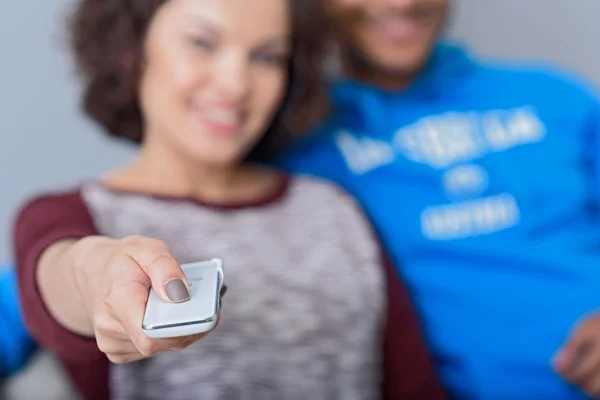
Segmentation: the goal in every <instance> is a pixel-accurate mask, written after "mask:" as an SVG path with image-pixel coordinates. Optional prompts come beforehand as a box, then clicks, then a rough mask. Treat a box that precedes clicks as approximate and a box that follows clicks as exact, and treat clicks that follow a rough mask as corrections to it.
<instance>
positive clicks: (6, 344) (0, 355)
mask: <svg viewBox="0 0 600 400" xmlns="http://www.w3.org/2000/svg"><path fill="white" fill-rule="evenodd" d="M34 349H35V344H34V342H33V340H32V339H31V337H30V336H29V334H28V333H27V331H26V330H25V327H24V325H23V322H22V320H21V315H20V309H19V304H18V296H17V278H16V273H15V270H14V269H13V268H9V267H1V266H0V381H1V380H2V378H5V377H7V376H9V375H10V374H12V373H14V372H16V371H17V370H19V369H20V368H21V367H22V366H23V365H24V364H25V362H26V361H27V360H28V359H29V356H30V355H31V354H32V353H33V351H34Z"/></svg>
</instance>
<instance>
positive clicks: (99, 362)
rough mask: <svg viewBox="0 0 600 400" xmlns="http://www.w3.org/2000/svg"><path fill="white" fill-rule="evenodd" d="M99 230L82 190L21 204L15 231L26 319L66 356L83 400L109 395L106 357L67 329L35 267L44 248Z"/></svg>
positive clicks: (41, 339)
mask: <svg viewBox="0 0 600 400" xmlns="http://www.w3.org/2000/svg"><path fill="white" fill-rule="evenodd" d="M96 234H97V231H96V228H95V227H94V223H93V221H92V218H91V216H90V214H89V211H88V209H87V206H86V205H85V203H84V202H83V199H82V198H81V195H80V193H79V192H78V191H77V192H71V193H66V194H62V195H55V196H45V197H39V198H37V199H35V200H33V201H31V202H29V203H28V204H27V205H26V206H25V207H23V208H22V209H21V211H20V213H19V215H18V217H17V220H16V225H15V231H14V247H15V249H14V250H15V258H16V263H17V273H18V278H19V291H20V296H21V306H22V309H23V316H24V320H25V324H26V326H27V328H28V330H29V332H30V333H31V335H32V336H33V337H34V338H35V339H36V341H37V342H38V343H40V344H41V345H42V346H43V347H45V348H47V349H49V350H50V351H52V352H54V353H56V354H57V356H58V357H59V358H60V359H61V360H62V362H63V364H64V366H65V368H66V370H67V371H68V372H69V374H70V375H71V378H72V380H73V382H74V384H75V386H76V387H77V388H78V389H79V391H80V392H81V394H82V395H83V397H84V398H85V399H106V398H108V360H107V359H106V357H105V356H104V354H103V353H102V352H100V350H99V349H98V347H97V345H96V341H95V340H94V339H92V338H86V337H82V336H79V335H77V334H75V333H73V332H71V331H69V330H67V329H66V328H64V327H63V326H62V325H60V324H59V323H58V322H57V321H56V320H55V319H54V318H53V317H52V315H51V314H50V312H49V311H48V309H47V308H46V305H45V303H44V301H43V299H42V296H41V294H40V291H39V289H38V286H37V282H36V268H37V263H38V260H39V258H40V256H41V255H42V253H43V252H44V250H46V249H47V248H48V247H49V246H50V245H52V244H53V243H56V242H57V241H59V240H63V239H79V238H83V237H86V236H91V235H96Z"/></svg>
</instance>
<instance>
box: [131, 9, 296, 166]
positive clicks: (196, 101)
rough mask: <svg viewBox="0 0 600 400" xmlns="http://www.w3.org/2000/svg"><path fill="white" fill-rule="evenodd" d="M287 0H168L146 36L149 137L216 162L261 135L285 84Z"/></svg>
mask: <svg viewBox="0 0 600 400" xmlns="http://www.w3.org/2000/svg"><path fill="white" fill-rule="evenodd" d="M289 13H290V10H289V6H288V0H260V1H248V0H169V1H167V2H166V3H165V4H164V5H163V6H162V7H161V8H160V9H159V10H158V11H157V13H156V15H155V17H154V19H153V21H152V23H151V25H150V27H149V31H148V34H147V37H146V43H145V58H144V65H143V73H142V79H141V82H140V104H141V108H142V112H143V117H144V123H145V126H144V133H145V140H147V141H149V142H153V143H160V144H161V145H165V146H169V147H170V148H171V150H174V151H175V152H179V154H181V156H182V157H185V158H188V159H191V160H193V161H194V162H199V163H203V164H207V165H211V166H215V167H219V166H220V167H224V166H230V165H232V164H234V163H236V162H238V161H239V160H240V159H242V158H243V157H244V156H245V155H246V154H247V153H248V152H249V151H250V150H251V149H252V148H253V147H254V146H255V145H256V143H257V142H258V141H259V140H260V139H261V138H262V135H263V134H264V132H265V130H266V129H267V127H268V126H269V124H270V122H271V121H272V119H273V117H274V114H275V113H276V112H277V110H278V107H279V106H280V103H281V102H282V98H283V95H284V92H285V88H286V82H287V65H288V59H289V56H290V51H291V37H290V35H291V16H290V15H289Z"/></svg>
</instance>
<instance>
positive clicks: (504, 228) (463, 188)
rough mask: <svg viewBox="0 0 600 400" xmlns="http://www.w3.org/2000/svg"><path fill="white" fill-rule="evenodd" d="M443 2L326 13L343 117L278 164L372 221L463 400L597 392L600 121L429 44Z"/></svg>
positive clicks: (580, 97)
mask: <svg viewBox="0 0 600 400" xmlns="http://www.w3.org/2000/svg"><path fill="white" fill-rule="evenodd" d="M448 3H449V1H448V0H329V2H328V12H329V13H331V16H332V18H333V20H334V21H335V24H336V25H337V28H338V29H337V31H338V33H339V35H338V37H337V43H338V45H339V46H338V48H339V52H338V53H339V54H340V56H341V61H342V62H341V65H342V66H343V75H344V79H341V81H340V82H338V83H337V84H336V85H335V86H334V88H333V98H334V103H335V107H334V108H335V112H334V114H333V115H332V117H331V119H330V120H329V121H328V122H327V123H325V124H324V126H323V127H322V129H321V130H320V132H319V133H318V134H317V135H314V136H313V137H311V138H310V139H309V140H307V141H305V142H304V143H300V144H298V145H297V147H296V148H295V149H294V151H293V153H292V154H290V155H288V157H287V158H286V159H285V160H284V161H283V164H284V165H286V166H287V168H288V169H290V170H293V171H296V172H305V173H309V174H313V175H316V176H321V177H325V178H329V179H332V180H335V181H336V182H338V183H339V184H340V185H342V186H344V187H345V188H346V189H347V190H349V191H351V192H352V193H353V194H354V195H355V196H356V197H357V198H358V199H359V200H360V202H361V203H362V205H363V206H364V207H365V209H366V211H367V213H368V214H369V215H370V217H371V218H372V220H373V222H374V223H375V226H376V227H377V230H378V233H379V234H380V235H381V237H382V240H383V242H384V244H385V245H386V246H387V250H388V251H389V252H390V253H391V255H392V257H393V258H394V259H395V261H396V262H397V265H399V270H400V272H401V274H402V275H403V277H404V279H405V280H406V282H407V284H408V285H409V287H410V289H411V291H412V294H413V298H414V301H415V304H416V306H417V308H418V310H419V312H420V315H421V318H422V324H423V327H424V330H425V333H426V335H427V338H428V341H429V344H430V346H431V349H432V351H433V353H434V355H435V357H436V362H437V366H438V371H439V373H440V376H441V377H442V379H443V380H444V382H445V383H446V385H447V387H448V388H449V389H450V390H451V392H452V393H453V395H454V396H455V397H456V398H457V399H461V400H465V399H466V400H468V399H477V400H488V399H498V400H506V399H511V400H515V399H527V400H532V399H534V400H538V399H540V400H541V399H543V400H552V399H561V400H564V399H584V398H587V396H586V394H585V393H587V394H588V395H590V396H599V395H600V319H599V318H598V316H597V315H596V314H595V313H594V312H595V311H596V310H597V309H598V308H599V307H600V221H597V218H598V216H599V215H598V212H597V210H598V209H599V208H598V206H600V193H599V190H598V189H600V176H598V172H599V171H600V170H599V168H598V162H597V161H598V157H599V155H598V149H599V148H598V143H599V141H598V134H600V107H599V105H598V103H597V102H596V100H595V99H594V98H593V96H592V95H591V94H590V93H588V92H587V91H586V90H585V88H583V87H582V86H581V85H579V84H577V83H575V82H571V81H570V80H569V79H567V78H563V77H561V76H559V75H558V74H555V73H553V72H549V71H543V70H538V69H525V68H523V69H518V68H508V67H500V66H492V65H485V64H482V63H479V62H478V61H475V60H473V59H471V58H470V57H469V56H468V55H467V54H465V53H464V52H463V51H462V50H460V49H458V48H456V47H451V46H442V45H438V44H436V42H437V40H438V37H439V35H440V33H441V31H442V29H443V26H444V23H445V20H446V17H447V14H448V8H449V4H448Z"/></svg>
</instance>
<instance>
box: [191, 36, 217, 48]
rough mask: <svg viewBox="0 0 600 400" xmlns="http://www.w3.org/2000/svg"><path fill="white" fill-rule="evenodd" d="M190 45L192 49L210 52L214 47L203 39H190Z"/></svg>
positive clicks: (210, 42) (209, 41)
mask: <svg viewBox="0 0 600 400" xmlns="http://www.w3.org/2000/svg"><path fill="white" fill-rule="evenodd" d="M191 40H192V44H193V45H194V47H196V48H198V49H200V50H206V51H210V50H212V49H214V47H215V45H214V43H213V42H212V41H211V40H207V39H203V38H192V39H191Z"/></svg>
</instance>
